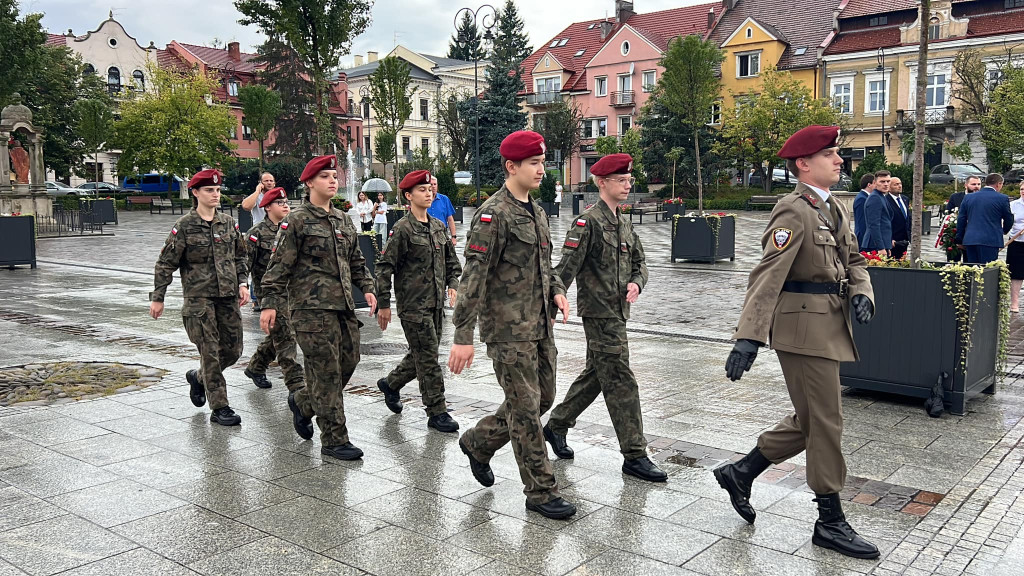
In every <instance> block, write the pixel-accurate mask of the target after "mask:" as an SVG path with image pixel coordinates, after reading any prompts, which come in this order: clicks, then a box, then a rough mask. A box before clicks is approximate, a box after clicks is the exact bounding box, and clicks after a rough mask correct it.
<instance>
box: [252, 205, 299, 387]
mask: <svg viewBox="0 0 1024 576" xmlns="http://www.w3.org/2000/svg"><path fill="white" fill-rule="evenodd" d="M262 197H263V199H262V200H260V205H259V207H260V209H262V210H264V211H265V213H266V217H265V218H264V219H263V220H260V221H259V222H258V223H257V224H256V225H255V226H253V227H252V228H251V229H250V230H249V232H248V233H246V238H247V239H248V241H247V242H246V244H247V245H248V247H249V270H251V271H252V281H253V284H254V285H257V286H258V285H259V282H260V280H261V279H262V278H263V274H264V273H266V271H267V264H269V263H270V255H271V254H272V253H273V249H274V239H275V237H276V236H277V231H278V230H279V229H280V227H281V221H282V220H284V219H285V217H286V216H288V213H289V212H290V211H291V208H290V207H289V206H288V194H287V193H286V192H285V191H284V188H280V187H278V188H271V189H270V190H267V191H266V192H264V193H263V195H262ZM278 312H280V314H278V315H277V322H276V323H275V324H276V325H275V326H274V329H273V330H271V331H270V335H268V336H267V337H266V338H264V339H263V341H262V342H260V345H259V347H258V348H256V353H255V354H253V355H252V358H250V359H249V365H248V366H247V367H246V369H245V375H246V376H248V377H249V378H250V379H252V382H253V384H255V385H256V386H257V387H258V388H270V387H271V383H270V380H269V379H267V366H269V365H270V363H271V362H273V361H274V359H275V358H276V359H277V363H278V364H279V365H280V366H281V371H282V372H284V385H285V386H287V387H288V391H289V392H296V391H298V390H299V389H300V388H302V387H304V386H305V385H306V384H305V381H304V380H303V378H302V365H301V364H299V363H298V362H296V360H295V335H294V333H293V332H292V327H291V325H290V324H289V322H288V308H280V309H278Z"/></svg>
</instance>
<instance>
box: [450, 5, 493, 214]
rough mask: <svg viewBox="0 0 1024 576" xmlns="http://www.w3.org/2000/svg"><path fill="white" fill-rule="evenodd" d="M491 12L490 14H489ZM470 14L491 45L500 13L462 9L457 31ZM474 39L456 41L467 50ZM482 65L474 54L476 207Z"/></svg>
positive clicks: (488, 8) (483, 8)
mask: <svg viewBox="0 0 1024 576" xmlns="http://www.w3.org/2000/svg"><path fill="white" fill-rule="evenodd" d="M488 11H489V12H488ZM463 12H465V13H467V14H469V17H470V18H471V19H472V20H473V24H475V25H476V27H477V30H480V29H481V28H482V29H483V31H484V43H485V45H486V44H490V43H491V42H492V41H493V40H494V33H493V32H492V30H493V29H494V25H495V24H496V18H497V15H498V11H497V10H495V9H494V6H491V5H490V4H484V5H483V6H480V7H479V8H477V9H476V10H473V9H472V8H462V9H460V10H459V11H458V12H456V13H455V20H454V22H455V29H456V30H458V28H459V19H460V18H461V16H462V13H463ZM474 40H475V39H474V38H468V37H466V35H465V34H459V35H458V37H457V38H456V39H455V43H456V45H457V46H458V47H459V48H466V47H467V46H470V45H472V44H473V42H474ZM479 65H480V54H479V52H474V53H473V123H474V130H473V132H474V135H473V137H474V151H475V157H476V171H475V173H474V174H473V181H474V182H475V183H476V205H477V207H479V206H480V114H479V111H478V110H479V105H480V86H479V83H478V75H477V68H478V67H479Z"/></svg>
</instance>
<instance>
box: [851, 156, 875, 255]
mask: <svg viewBox="0 0 1024 576" xmlns="http://www.w3.org/2000/svg"><path fill="white" fill-rule="evenodd" d="M874 189H875V175H874V174H865V175H863V176H861V177H860V192H857V197H856V198H854V199H853V235H854V236H856V237H857V245H858V246H861V247H862V248H861V250H863V249H864V248H863V246H864V233H865V232H866V231H867V229H868V226H867V221H865V220H864V202H865V201H867V199H868V196H869V195H870V194H871V191H872V190H874Z"/></svg>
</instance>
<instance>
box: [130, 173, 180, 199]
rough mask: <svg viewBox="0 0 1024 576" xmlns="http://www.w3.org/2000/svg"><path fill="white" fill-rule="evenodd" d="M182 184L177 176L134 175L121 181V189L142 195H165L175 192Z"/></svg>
mask: <svg viewBox="0 0 1024 576" xmlns="http://www.w3.org/2000/svg"><path fill="white" fill-rule="evenodd" d="M182 182H184V180H182V179H181V178H178V177H177V176H172V175H170V174H157V173H150V174H134V175H132V176H125V178H124V180H122V181H121V188H122V189H123V191H124V192H142V193H143V194H166V193H167V192H168V191H170V192H172V193H174V192H177V191H178V189H179V188H180V186H181V183H182Z"/></svg>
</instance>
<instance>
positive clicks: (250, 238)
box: [249, 234, 260, 242]
mask: <svg viewBox="0 0 1024 576" xmlns="http://www.w3.org/2000/svg"><path fill="white" fill-rule="evenodd" d="M249 240H252V241H253V242H259V241H260V239H259V238H257V237H256V235H255V234H250V235H249Z"/></svg>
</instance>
